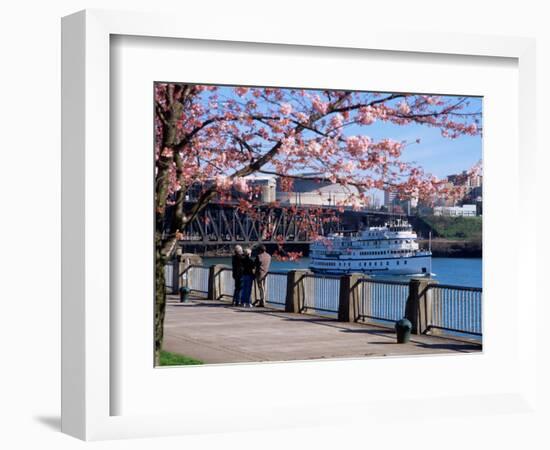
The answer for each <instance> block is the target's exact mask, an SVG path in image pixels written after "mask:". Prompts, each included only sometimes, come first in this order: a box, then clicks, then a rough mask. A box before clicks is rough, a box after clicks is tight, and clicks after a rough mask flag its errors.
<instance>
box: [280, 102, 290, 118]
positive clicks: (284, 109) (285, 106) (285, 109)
mask: <svg viewBox="0 0 550 450" xmlns="http://www.w3.org/2000/svg"><path fill="white" fill-rule="evenodd" d="M279 111H280V112H281V114H282V115H284V116H288V115H289V114H291V113H292V105H291V104H290V103H281V107H280V108H279Z"/></svg>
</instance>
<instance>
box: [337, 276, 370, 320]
mask: <svg viewBox="0 0 550 450" xmlns="http://www.w3.org/2000/svg"><path fill="white" fill-rule="evenodd" d="M361 278H365V276H364V275H363V274H360V273H352V274H349V275H344V276H342V277H341V278H340V298H339V301H338V320H339V321H340V322H355V321H356V320H357V319H358V318H359V301H360V294H361V293H360V289H361V288H360V286H361V283H360V282H359V280H360V279H361Z"/></svg>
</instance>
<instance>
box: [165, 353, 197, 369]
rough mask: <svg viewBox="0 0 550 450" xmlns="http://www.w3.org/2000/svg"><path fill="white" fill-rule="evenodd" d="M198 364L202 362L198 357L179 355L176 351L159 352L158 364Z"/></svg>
mask: <svg viewBox="0 0 550 450" xmlns="http://www.w3.org/2000/svg"><path fill="white" fill-rule="evenodd" d="M198 364H204V363H203V362H202V361H199V360H198V359H194V358H191V357H190V356H185V355H179V354H178V353H171V352H165V351H164V350H162V351H161V352H160V365H161V366H195V365H198Z"/></svg>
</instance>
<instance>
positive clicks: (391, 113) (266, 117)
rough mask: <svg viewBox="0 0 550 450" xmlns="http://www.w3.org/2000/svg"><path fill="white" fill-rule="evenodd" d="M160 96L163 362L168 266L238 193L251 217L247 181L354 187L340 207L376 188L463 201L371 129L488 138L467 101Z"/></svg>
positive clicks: (220, 90) (251, 91)
mask: <svg viewBox="0 0 550 450" xmlns="http://www.w3.org/2000/svg"><path fill="white" fill-rule="evenodd" d="M154 89H155V92H154V95H155V160H156V180H155V208H156V230H155V247H156V314H155V327H156V333H155V348H156V351H157V355H158V353H159V351H160V348H161V345H162V338H163V323H164V312H165V302H166V299H165V288H164V286H165V283H164V265H165V264H166V262H167V261H169V260H170V259H171V258H172V257H173V255H174V253H175V249H176V246H177V242H178V239H179V238H180V237H181V234H182V232H183V231H184V230H185V229H186V227H187V226H188V225H189V224H190V223H191V222H192V221H193V220H194V219H195V218H196V217H197V215H198V214H199V213H200V211H201V210H202V209H204V208H205V207H206V206H207V205H208V204H209V203H210V202H211V201H212V200H213V199H215V198H217V199H218V200H222V201H223V199H227V198H229V196H230V195H231V192H234V191H237V192H240V193H241V194H242V195H241V196H240V200H239V205H238V207H239V208H240V209H242V210H243V211H245V212H246V211H248V212H250V213H251V214H252V213H253V211H254V197H255V196H254V195H253V188H252V187H250V186H249V185H248V183H247V180H246V177H247V176H249V175H251V174H255V173H263V174H272V175H276V176H278V177H280V182H281V186H282V188H283V189H285V190H287V191H291V190H292V185H293V181H294V180H295V179H297V178H305V177H306V176H304V175H303V174H304V173H312V172H313V173H317V174H322V175H321V177H322V178H323V179H324V180H329V181H330V182H332V183H338V184H340V185H342V186H344V187H349V188H350V189H349V196H348V197H347V198H346V199H345V200H343V201H341V202H340V205H339V206H341V207H345V206H350V207H359V206H361V205H365V204H367V203H368V201H369V196H368V192H369V191H370V190H372V189H387V188H391V189H393V190H395V191H396V192H398V193H399V195H401V196H416V197H418V198H421V199H429V198H431V197H433V196H436V195H438V196H441V195H448V196H452V195H459V193H457V192H453V190H452V189H450V188H449V187H448V184H446V183H444V182H442V181H440V180H438V179H437V178H436V177H434V176H432V175H430V174H428V173H425V171H424V170H423V169H422V167H419V166H418V165H415V164H413V163H410V162H405V161H404V160H403V151H404V150H405V148H406V147H407V146H408V145H413V144H414V142H415V141H412V142H403V141H397V140H394V139H392V138H391V137H388V138H384V139H379V140H375V139H372V138H371V137H369V134H368V128H369V126H370V125H372V124H374V123H376V122H386V123H389V124H393V125H399V126H407V125H410V124H417V125H424V126H427V127H434V128H437V129H439V130H440V132H441V134H442V135H443V136H444V137H446V138H449V139H456V138H459V137H460V136H462V135H478V134H480V133H481V127H480V118H481V114H480V112H477V111H473V112H472V110H471V108H469V107H468V98H466V97H443V96H434V95H416V94H404V93H403V94H401V93H400V94H396V93H372V92H355V91H344V90H306V89H278V88H249V87H242V86H239V87H235V88H228V87H216V86H205V85H192V84H183V83H157V84H156V85H155V88H154ZM316 177H317V178H319V177H320V176H316ZM306 178H307V177H306ZM197 185H198V186H202V189H201V192H200V195H199V197H198V199H197V201H196V202H194V203H193V205H192V206H187V207H186V202H185V198H186V195H187V194H188V193H189V191H190V189H192V188H193V187H194V186H197ZM352 187H353V189H351V188H352ZM168 210H170V214H167V212H168ZM281 244H282V242H281Z"/></svg>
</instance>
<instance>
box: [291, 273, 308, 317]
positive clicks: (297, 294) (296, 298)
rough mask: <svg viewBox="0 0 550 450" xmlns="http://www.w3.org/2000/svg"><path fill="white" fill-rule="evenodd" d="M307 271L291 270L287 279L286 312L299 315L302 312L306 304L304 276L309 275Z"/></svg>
mask: <svg viewBox="0 0 550 450" xmlns="http://www.w3.org/2000/svg"><path fill="white" fill-rule="evenodd" d="M308 273H309V271H307V270H291V271H289V272H288V274H287V278H286V301H285V312H291V313H299V312H301V311H302V305H303V304H304V286H303V278H304V275H306V274H308Z"/></svg>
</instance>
